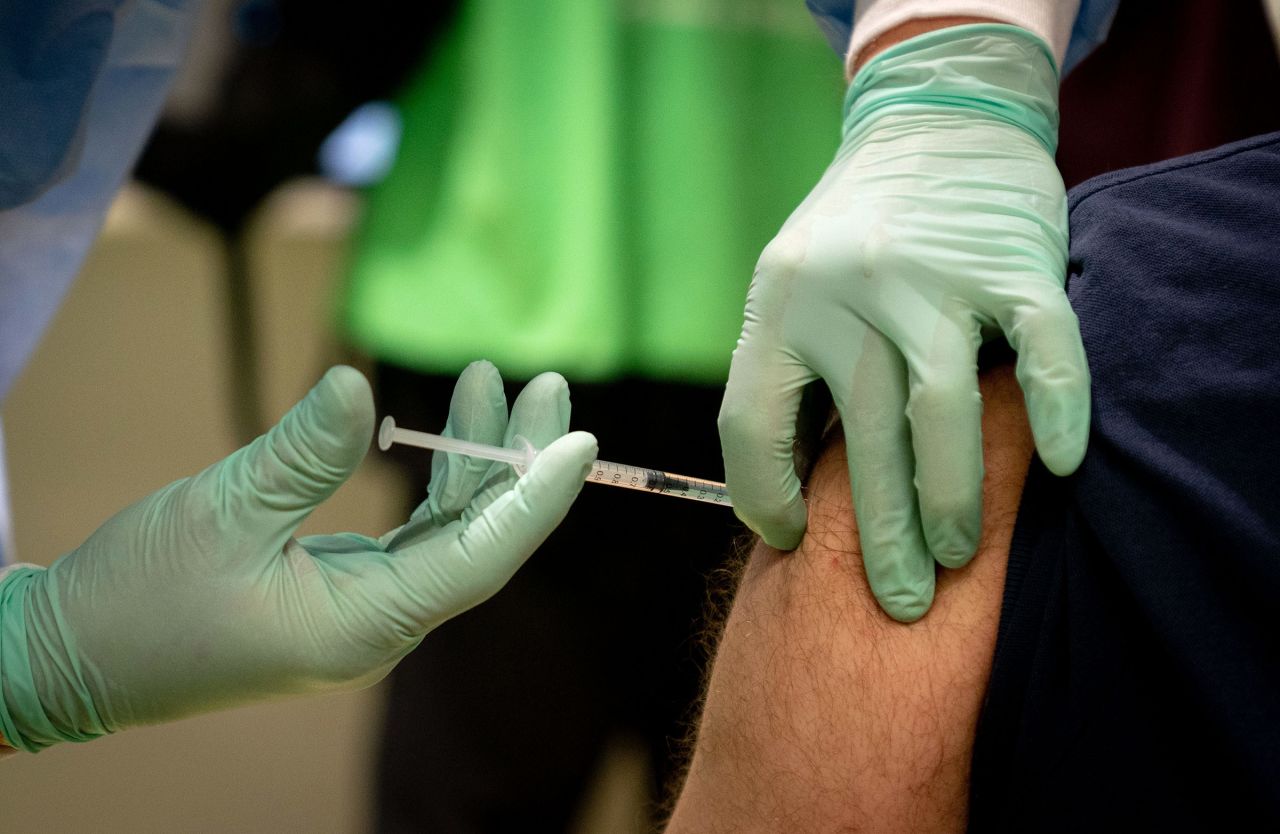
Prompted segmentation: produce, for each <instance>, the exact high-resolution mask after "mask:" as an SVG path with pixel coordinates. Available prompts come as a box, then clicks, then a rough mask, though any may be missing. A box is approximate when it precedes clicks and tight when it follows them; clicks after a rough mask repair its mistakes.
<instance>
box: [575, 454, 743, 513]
mask: <svg viewBox="0 0 1280 834" xmlns="http://www.w3.org/2000/svg"><path fill="white" fill-rule="evenodd" d="M587 480H589V481H593V482H595V483H598V484H606V485H608V486H619V487H623V488H624V489H638V490H644V491H645V492H656V493H658V494H661V495H671V496H673V497H676V498H688V499H690V500H692V501H704V502H707V503H710V504H720V505H722V506H726V507H727V506H732V504H731V503H730V502H729V496H728V494H727V493H726V492H725V489H724V485H723V484H716V483H713V482H711V481H700V480H696V479H693V478H685V477H682V476H680V475H675V474H672V473H670V472H663V471H661V470H659V469H643V468H641V467H638V466H628V465H626V464H622V463H610V462H608V461H596V468H595V470H594V471H593V472H592V473H591V475H590V477H588V479H587Z"/></svg>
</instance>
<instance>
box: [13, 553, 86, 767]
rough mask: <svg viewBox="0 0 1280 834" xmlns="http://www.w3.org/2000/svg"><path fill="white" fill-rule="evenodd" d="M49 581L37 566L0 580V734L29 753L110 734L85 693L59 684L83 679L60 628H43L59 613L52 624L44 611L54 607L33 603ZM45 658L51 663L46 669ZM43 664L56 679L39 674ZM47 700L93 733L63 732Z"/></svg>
mask: <svg viewBox="0 0 1280 834" xmlns="http://www.w3.org/2000/svg"><path fill="white" fill-rule="evenodd" d="M46 578H47V574H46V571H45V569H44V568H40V567H36V566H15V567H14V568H12V569H11V570H8V571H6V572H5V573H4V575H3V577H0V732H3V733H4V737H5V739H6V740H7V741H8V742H9V745H10V746H11V747H16V748H17V749H19V750H25V751H27V752H29V753H36V752H39V751H40V750H43V749H44V748H46V747H49V746H51V745H53V744H56V743H58V742H60V741H89V740H90V739H94V738H97V737H99V736H102V735H105V734H106V733H107V730H106V728H105V727H103V725H102V722H101V721H100V720H99V718H98V715H97V711H96V710H95V709H94V708H93V702H92V699H91V698H88V697H87V693H84V692H78V691H76V690H77V688H76V687H66V686H59V685H57V684H56V683H55V680H62V681H67V682H70V681H74V680H79V679H80V675H79V663H78V662H77V659H76V658H75V656H74V652H68V651H66V650H65V649H66V648H67V647H66V644H65V642H64V641H63V640H62V639H61V637H60V633H61V629H57V631H56V632H55V631H52V630H51V629H49V628H46V627H43V626H51V625H54V624H55V623H56V621H57V619H58V618H57V616H56V613H55V614H54V615H53V616H52V619H51V618H50V616H49V615H47V614H41V613H40V612H41V611H44V610H47V611H53V610H54V609H55V608H56V606H53V605H48V606H41V605H33V604H32V602H33V599H35V598H36V597H37V595H39V594H41V593H43V588H44V584H45V580H46ZM33 654H35V655H36V657H35V658H33V656H32V655H33ZM44 659H47V660H48V661H49V663H48V664H42V661H43V660H44ZM33 660H35V661H36V663H34V664H33ZM43 665H49V666H51V667H52V671H53V672H55V675H54V679H55V680H50V679H49V675H46V674H40V670H39V669H37V666H41V668H43ZM42 695H43V696H44V697H42ZM64 696H65V697H64ZM47 701H52V702H55V703H58V704H59V705H60V706H63V707H67V708H66V709H60V710H55V713H61V714H64V715H81V716H82V717H84V718H86V719H87V720H85V721H83V722H81V723H83V724H84V725H86V726H90V727H93V728H95V729H92V730H90V731H87V732H82V731H75V732H69V731H67V730H66V729H64V728H60V727H59V726H58V725H57V724H55V723H54V721H53V720H52V719H51V717H50V714H49V712H48V711H47V709H46V706H45V705H46V702H47Z"/></svg>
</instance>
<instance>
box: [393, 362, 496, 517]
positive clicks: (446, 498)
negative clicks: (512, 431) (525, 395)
mask: <svg viewBox="0 0 1280 834" xmlns="http://www.w3.org/2000/svg"><path fill="white" fill-rule="evenodd" d="M506 428H507V397H506V394H505V393H504V392H503V390H502V376H501V375H500V374H499V373H498V369H497V368H495V367H494V366H493V365H492V364H491V363H489V362H485V361H479V362H472V363H471V364H470V365H468V366H467V367H466V369H465V370H464V371H463V372H462V373H461V374H460V375H459V376H458V382H457V384H456V385H455V386H454V388H453V399H451V400H450V401H449V419H448V420H447V421H446V423H445V427H444V431H443V432H442V433H443V434H444V435H445V436H446V437H455V438H458V439H460V440H469V441H472V442H473V443H483V444H485V445H499V444H501V443H502V439H503V436H504V434H505V432H506ZM489 464H490V461H487V460H485V459H484V458H479V457H471V456H469V455H462V454H456V453H450V454H446V453H444V452H438V451H437V452H432V454H431V483H430V485H429V486H428V487H427V500H426V501H424V502H423V503H422V504H421V505H420V506H419V507H418V509H416V510H414V512H413V516H412V517H411V520H412V521H416V520H418V519H419V518H420V517H426V518H428V519H430V520H431V522H432V523H434V524H436V525H439V526H443V525H445V524H448V523H449V522H450V521H453V520H454V519H456V518H460V517H461V516H462V512H463V510H465V509H466V508H467V505H469V504H470V503H471V500H472V498H473V497H474V496H475V493H476V491H477V490H478V489H479V488H480V485H481V482H482V481H483V480H484V477H485V474H486V473H487V472H488V471H489Z"/></svg>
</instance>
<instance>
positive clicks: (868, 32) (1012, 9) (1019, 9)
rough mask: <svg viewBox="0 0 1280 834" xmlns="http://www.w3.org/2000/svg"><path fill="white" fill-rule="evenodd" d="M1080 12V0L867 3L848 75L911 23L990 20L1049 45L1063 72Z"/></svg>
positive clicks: (848, 58)
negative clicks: (878, 43) (879, 43)
mask: <svg viewBox="0 0 1280 834" xmlns="http://www.w3.org/2000/svg"><path fill="white" fill-rule="evenodd" d="M1079 10H1080V0H955V2H952V0H864V2H861V3H858V4H857V12H856V14H855V16H854V21H853V35H852V37H850V39H849V50H848V52H846V53H845V69H846V73H847V74H849V75H852V74H853V72H852V70H853V65H854V63H855V62H856V61H857V59H858V55H859V54H860V53H861V52H862V50H863V49H865V48H866V47H867V45H868V44H870V43H871V42H872V41H873V40H875V39H876V38H878V37H880V36H881V35H883V34H884V33H885V32H888V31H889V30H890V29H893V28H894V27H895V26H900V25H901V24H903V23H906V22H907V21H908V20H918V19H922V18H930V17H989V18H991V19H992V20H998V21H1001V22H1003V23H1011V24H1013V25H1014V26H1021V27H1022V28H1023V29H1027V30H1028V31H1030V32H1032V33H1033V34H1036V35H1039V36H1040V37H1041V38H1042V39H1043V40H1044V42H1045V43H1047V44H1048V45H1049V48H1050V50H1052V52H1053V58H1054V64H1055V67H1056V68H1057V69H1058V70H1059V72H1061V70H1062V58H1063V56H1064V55H1066V54H1067V44H1068V43H1069V42H1070V41H1071V27H1072V26H1073V25H1074V24H1075V20H1076V13H1077V12H1079Z"/></svg>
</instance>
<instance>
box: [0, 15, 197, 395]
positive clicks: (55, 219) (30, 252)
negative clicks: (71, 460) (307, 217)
mask: <svg viewBox="0 0 1280 834" xmlns="http://www.w3.org/2000/svg"><path fill="white" fill-rule="evenodd" d="M198 6H199V3H198V2H196V0H133V2H112V1H111V0H19V2H17V3H16V4H14V14H15V15H16V17H17V20H16V22H14V23H13V24H12V25H9V23H6V25H5V27H4V28H5V29H6V30H9V31H11V32H13V31H18V32H21V33H22V36H23V38H26V39H28V40H27V41H24V42H23V43H22V44H20V45H17V46H14V48H12V49H10V48H8V47H9V46H12V45H13V44H8V42H7V40H6V39H5V38H0V47H4V48H0V82H3V85H0V86H4V91H3V93H2V94H0V125H4V126H5V127H3V128H0V143H4V145H5V146H3V147H0V168H3V171H0V196H2V197H5V198H6V200H7V201H8V202H13V203H17V204H15V205H6V203H4V202H0V205H5V208H4V209H3V210H0V402H3V400H4V397H5V395H6V394H8V392H9V388H10V387H11V386H12V384H13V381H14V379H15V378H16V377H17V375H18V373H19V372H20V371H21V369H22V367H23V366H24V365H25V364H26V361H27V357H28V356H29V355H30V353H31V351H32V350H33V349H34V348H35V345H36V343H37V342H38V341H39V339H40V336H41V334H42V333H43V332H44V329H45V327H46V326H47V325H48V323H49V320H50V319H51V318H52V317H53V314H54V312H55V311H56V310H57V308H58V304H59V302H60V301H61V299H62V296H63V295H64V294H65V292H66V290H67V288H68V287H69V286H70V284H71V280H72V279H73V278H74V277H75V275H76V273H77V272H78V271H79V269H80V265H81V263H82V262H83V260H84V257H85V254H86V253H87V252H88V250H89V246H90V244H91V243H92V242H93V238H94V237H95V236H96V235H97V232H98V229H99V228H100V227H101V226H102V221H103V219H104V218H105V217H106V213H107V208H108V207H109V206H110V205H111V200H112V198H113V197H114V196H115V193H116V191H117V190H118V189H119V188H120V184H121V182H123V180H124V178H125V176H126V175H127V174H128V172H129V170H130V169H131V168H132V167H133V164H134V162H135V160H136V159H137V157H138V154H139V152H140V151H141V149H142V145H143V143H144V142H145V141H146V138H147V136H148V135H149V134H150V133H151V128H152V126H153V125H154V124H155V121H156V118H157V117H158V115H159V113H160V108H161V106H162V105H163V103H164V99H165V95H166V94H167V92H168V89H169V86H170V83H171V82H172V80H173V77H174V74H175V72H176V70H177V67H178V64H179V62H180V59H181V57H182V55H183V53H184V52H185V50H186V44H187V41H188V37H189V35H190V32H191V28H192V21H193V18H194V17H195V11H196V9H197V7H198ZM8 9H9V5H8V4H6V10H8ZM6 13H7V14H8V11H7V12H6ZM6 20H8V18H6ZM37 37H38V38H44V39H45V40H44V42H43V43H39V44H34V43H32V42H30V41H31V39H34V38H37ZM41 142H43V143H44V148H43V149H42V150H41V149H37V148H36V147H35V146H36V145H38V144H40V143H41ZM19 201H24V202H19Z"/></svg>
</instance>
